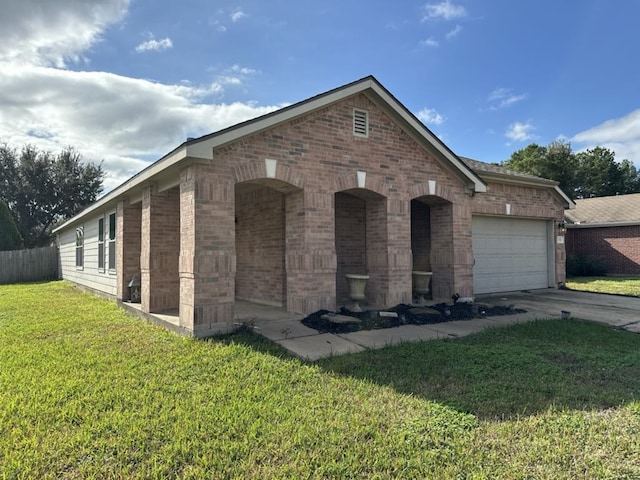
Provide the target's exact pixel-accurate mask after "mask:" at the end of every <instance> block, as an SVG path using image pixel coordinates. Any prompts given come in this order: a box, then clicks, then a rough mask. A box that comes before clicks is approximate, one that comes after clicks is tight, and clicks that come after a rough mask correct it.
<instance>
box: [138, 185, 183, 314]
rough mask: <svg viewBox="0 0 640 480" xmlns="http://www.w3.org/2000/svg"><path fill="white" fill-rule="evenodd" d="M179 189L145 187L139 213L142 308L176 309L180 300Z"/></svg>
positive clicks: (157, 310) (159, 310) (150, 310)
mask: <svg viewBox="0 0 640 480" xmlns="http://www.w3.org/2000/svg"><path fill="white" fill-rule="evenodd" d="M179 198H180V191H179V189H178V188H172V189H171V190H168V191H166V192H161V193H156V192H155V187H152V186H150V187H147V188H146V189H145V191H144V193H143V196H142V214H141V248H140V271H141V288H140V290H141V297H142V298H141V299H142V302H141V303H142V309H143V310H144V311H145V312H158V313H160V312H167V311H177V310H178V307H179V304H180V301H179V299H180V283H179V275H178V259H179V252H180V203H179Z"/></svg>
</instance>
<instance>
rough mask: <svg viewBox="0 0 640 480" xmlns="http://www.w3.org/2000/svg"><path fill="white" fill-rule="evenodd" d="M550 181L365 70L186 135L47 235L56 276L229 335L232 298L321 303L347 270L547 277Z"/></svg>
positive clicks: (527, 279) (400, 295) (182, 323)
mask: <svg viewBox="0 0 640 480" xmlns="http://www.w3.org/2000/svg"><path fill="white" fill-rule="evenodd" d="M571 205H572V203H571V201H570V200H569V199H568V198H567V197H566V195H564V193H562V191H561V190H560V189H559V188H558V186H557V183H556V182H553V181H549V180H544V179H540V178H537V177H532V176H527V175H522V174H516V173H513V172H509V171H507V170H505V169H503V168H500V167H497V166H493V165H488V164H484V163H482V162H477V161H473V160H469V159H461V158H459V157H458V156H456V155H455V154H454V153H453V152H452V151H451V150H450V149H449V148H448V147H447V146H446V145H445V144H444V143H443V142H442V141H441V140H439V139H438V138H437V137H436V136H435V135H434V134H433V133H431V132H430V131H429V130H428V129H427V128H426V127H425V126H424V125H423V124H422V123H421V122H420V121H419V120H418V119H417V118H416V117H415V116H414V115H413V114H411V113H410V112H409V111H408V110H407V109H406V108H405V107H404V106H403V105H402V104H401V103H400V102H398V101H397V100H396V99H395V98H394V97H393V96H392V95H391V94H390V93H389V92H388V91H387V90H386V89H385V88H384V87H383V86H382V85H381V84H380V83H378V81H377V80H376V79H375V78H373V77H366V78H364V79H361V80H358V81H356V82H353V83H351V84H348V85H345V86H343V87H340V88H337V89H335V90H331V91H329V92H327V93H324V94H322V95H318V96H316V97H313V98H310V99H308V100H306V101H303V102H300V103H297V104H295V105H292V106H289V107H286V108H283V109H281V110H278V111H276V112H273V113H271V114H268V115H265V116H262V117H259V118H256V119H254V120H250V121H247V122H244V123H241V124H238V125H235V126H233V127H230V128H227V129H224V130H221V131H219V132H215V133H213V134H210V135H206V136H204V137H201V138H197V139H189V140H187V142H185V143H183V144H182V145H180V146H179V147H177V148H176V149H175V150H173V151H172V152H170V153H168V154H167V155H166V156H164V157H163V158H161V159H160V160H158V161H157V162H155V163H154V164H152V165H150V166H149V167H148V168H146V169H145V170H143V171H141V172H140V173H138V174H137V175H135V176H134V177H132V178H131V179H129V180H128V181H127V182H125V183H124V184H123V185H121V186H120V187H118V188H116V189H115V190H113V191H111V192H109V193H108V194H107V195H105V196H104V197H102V198H101V199H99V200H98V201H97V202H96V203H95V204H93V205H92V206H91V207H89V208H87V209H86V210H84V211H83V212H82V213H80V214H79V215H77V216H75V217H73V218H71V219H70V220H68V221H67V222H65V223H64V224H63V225H61V226H60V227H59V228H57V229H56V232H57V234H58V238H59V244H60V252H61V263H62V272H63V277H64V278H66V279H69V280H71V281H73V282H75V283H77V284H80V285H83V286H84V287H86V288H89V289H92V290H94V291H96V292H100V293H102V294H106V295H108V296H111V297H112V298H115V299H118V300H126V299H127V296H128V290H127V282H128V281H129V279H130V278H131V277H132V276H133V275H139V276H140V278H141V283H142V286H141V309H142V311H143V312H149V313H163V312H172V313H174V314H177V315H178V317H177V320H175V321H176V323H177V327H176V328H177V329H179V330H181V331H183V332H185V333H188V334H192V335H195V336H206V335H210V334H212V333H216V332H218V331H225V330H229V329H230V328H231V326H232V324H233V319H234V304H235V301H236V299H242V300H249V301H252V302H256V303H262V304H268V305H274V306H281V307H284V308H286V309H287V310H289V311H291V312H298V313H303V314H307V313H311V312H314V311H316V310H319V309H329V310H333V309H335V308H336V306H337V305H338V304H339V303H340V302H341V301H342V300H343V299H344V298H345V296H346V294H347V285H346V282H345V281H344V275H345V274H346V273H366V274H368V275H369V277H370V280H369V282H368V284H367V299H368V301H369V303H370V304H371V305H373V306H378V307H384V306H391V305H395V304H398V303H407V302H411V300H412V285H411V281H412V280H411V271H412V269H415V270H427V271H431V272H433V277H432V284H431V286H432V292H433V295H434V297H437V298H449V297H450V296H451V295H452V294H454V293H459V294H460V295H462V296H472V295H474V294H477V293H486V292H499V291H507V290H518V289H526V288H548V287H556V286H557V285H558V284H559V283H562V282H564V280H565V267H564V265H565V252H564V243H563V242H562V236H560V235H559V230H558V224H559V223H560V222H561V221H562V220H563V218H564V210H565V209H566V208H568V207H569V206H571Z"/></svg>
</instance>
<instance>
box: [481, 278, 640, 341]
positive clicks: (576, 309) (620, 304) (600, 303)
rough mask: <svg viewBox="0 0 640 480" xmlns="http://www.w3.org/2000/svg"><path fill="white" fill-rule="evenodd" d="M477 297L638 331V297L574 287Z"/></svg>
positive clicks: (532, 311)
mask: <svg viewBox="0 0 640 480" xmlns="http://www.w3.org/2000/svg"><path fill="white" fill-rule="evenodd" d="M476 301H478V302H482V303H489V304H493V305H510V304H513V305H515V306H516V307H518V308H523V309H525V310H527V314H526V315H527V316H533V317H535V318H560V317H561V312H562V311H567V312H570V315H571V317H574V318H580V319H583V320H591V321H594V322H600V323H606V324H607V325H611V326H612V327H619V328H624V329H625V330H629V331H632V332H636V333H640V298H636V297H623V296H619V295H605V294H601V293H589V292H577V291H573V290H555V289H546V290H533V291H530V292H510V293H503V294H497V295H483V296H479V297H478V298H476Z"/></svg>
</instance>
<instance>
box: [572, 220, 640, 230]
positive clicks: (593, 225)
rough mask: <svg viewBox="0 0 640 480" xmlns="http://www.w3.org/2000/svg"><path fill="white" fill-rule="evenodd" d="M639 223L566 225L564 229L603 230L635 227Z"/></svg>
mask: <svg viewBox="0 0 640 480" xmlns="http://www.w3.org/2000/svg"><path fill="white" fill-rule="evenodd" d="M638 225H640V222H638V221H635V222H596V223H567V224H565V228H605V227H637V226H638Z"/></svg>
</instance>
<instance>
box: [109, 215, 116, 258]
mask: <svg viewBox="0 0 640 480" xmlns="http://www.w3.org/2000/svg"><path fill="white" fill-rule="evenodd" d="M115 269H116V212H113V213H111V214H109V270H115Z"/></svg>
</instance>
